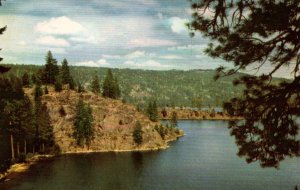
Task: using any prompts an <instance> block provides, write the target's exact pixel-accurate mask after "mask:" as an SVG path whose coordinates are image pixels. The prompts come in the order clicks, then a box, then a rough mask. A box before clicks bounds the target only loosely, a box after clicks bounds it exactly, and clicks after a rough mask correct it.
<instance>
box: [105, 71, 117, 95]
mask: <svg viewBox="0 0 300 190" xmlns="http://www.w3.org/2000/svg"><path fill="white" fill-rule="evenodd" d="M102 95H103V96H104V97H108V98H113V99H118V98H119V97H120V95H121V92H120V88H119V84H118V81H117V80H116V79H115V78H114V76H113V74H112V71H111V69H108V70H107V74H106V77H105V80H104V82H103V93H102Z"/></svg>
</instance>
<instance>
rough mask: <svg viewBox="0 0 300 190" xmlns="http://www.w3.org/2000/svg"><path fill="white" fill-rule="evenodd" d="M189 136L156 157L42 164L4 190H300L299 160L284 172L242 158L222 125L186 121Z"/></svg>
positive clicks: (110, 156) (101, 156)
mask: <svg viewBox="0 0 300 190" xmlns="http://www.w3.org/2000/svg"><path fill="white" fill-rule="evenodd" d="M179 126H180V127H181V128H183V129H184V130H185V132H186V136H184V137H183V138H181V139H179V140H178V141H176V142H174V143H172V145H171V147H170V148H169V149H166V150H162V151H153V152H151V151H150V152H122V153H113V152H111V153H92V154H74V155H64V156H61V157H58V158H56V159H54V160H53V161H50V162H49V161H47V162H43V163H40V164H38V165H36V166H34V167H33V168H31V170H30V171H29V173H27V174H25V175H23V176H22V178H20V179H18V180H12V181H10V182H8V183H7V184H5V185H4V186H3V185H1V184H0V189H1V190H41V189H42V190H54V189H55V190H82V189H87V190H99V189H101V190H112V189H118V190H119V189H120V190H140V189H143V190H153V189H157V190H176V189H178V190H182V189H192V190H193V189H201V190H210V189H219V190H232V189H243V190H250V189H255V190H279V189H293V188H294V186H295V185H297V184H298V187H299V182H300V178H299V171H300V165H299V159H288V160H286V161H284V162H283V163H282V166H281V168H280V169H279V170H276V169H273V168H272V169H262V168H261V167H260V166H259V165H258V164H255V163H254V164H247V163H245V161H244V159H241V158H239V157H237V156H236V152H237V147H236V145H235V142H234V138H232V137H230V136H229V135H228V134H229V130H228V128H227V123H226V122H222V121H180V122H179Z"/></svg>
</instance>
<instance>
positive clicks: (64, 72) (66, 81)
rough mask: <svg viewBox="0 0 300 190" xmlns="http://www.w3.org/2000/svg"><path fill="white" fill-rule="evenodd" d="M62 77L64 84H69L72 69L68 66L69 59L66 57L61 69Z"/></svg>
mask: <svg viewBox="0 0 300 190" xmlns="http://www.w3.org/2000/svg"><path fill="white" fill-rule="evenodd" d="M60 77H61V82H62V84H69V83H70V80H71V76H70V69H69V66H68V61H67V59H64V60H63V62H62V66H61V70H60Z"/></svg>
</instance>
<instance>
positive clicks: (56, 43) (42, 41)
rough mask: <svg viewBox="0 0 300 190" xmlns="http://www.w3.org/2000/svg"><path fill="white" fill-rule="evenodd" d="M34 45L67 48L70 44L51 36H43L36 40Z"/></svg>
mask: <svg viewBox="0 0 300 190" xmlns="http://www.w3.org/2000/svg"><path fill="white" fill-rule="evenodd" d="M35 42H36V44H39V45H43V46H50V47H69V46H70V43H69V42H68V41H66V40H65V39H63V38H55V37H53V36H43V37H40V38H38V39H37V40H36V41H35Z"/></svg>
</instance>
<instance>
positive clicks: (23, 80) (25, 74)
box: [22, 73, 30, 86]
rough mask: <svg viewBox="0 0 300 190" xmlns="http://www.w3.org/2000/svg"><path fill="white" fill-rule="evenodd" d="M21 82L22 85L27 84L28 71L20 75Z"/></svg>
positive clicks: (28, 82)
mask: <svg viewBox="0 0 300 190" xmlns="http://www.w3.org/2000/svg"><path fill="white" fill-rule="evenodd" d="M22 84H23V86H28V85H29V84H30V80H29V75H28V73H24V74H23V76H22Z"/></svg>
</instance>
